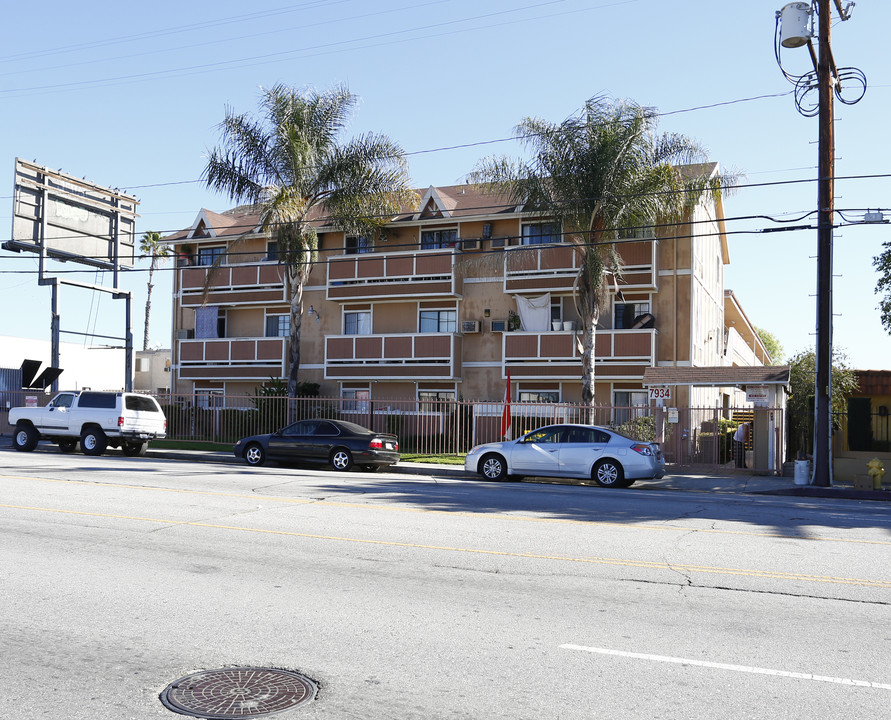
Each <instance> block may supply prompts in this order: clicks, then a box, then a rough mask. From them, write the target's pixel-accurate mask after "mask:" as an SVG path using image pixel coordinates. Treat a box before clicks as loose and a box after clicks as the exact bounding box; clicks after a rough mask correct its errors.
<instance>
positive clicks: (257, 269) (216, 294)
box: [179, 262, 287, 307]
mask: <svg viewBox="0 0 891 720" xmlns="http://www.w3.org/2000/svg"><path fill="white" fill-rule="evenodd" d="M179 273H180V287H181V288H182V305H183V306H184V307H196V306H201V305H205V304H207V305H233V304H239V305H250V304H256V305H265V304H268V303H282V302H286V301H287V297H286V296H285V283H284V280H283V275H282V267H281V266H280V265H279V264H278V263H273V262H266V263H256V264H246V265H220V266H218V267H216V268H213V269H211V268H210V267H209V266H197V267H186V268H182V269H180V270H179ZM208 273H211V277H210V283H209V285H208V292H207V295H206V296H205V294H204V285H205V281H206V278H207V275H208Z"/></svg>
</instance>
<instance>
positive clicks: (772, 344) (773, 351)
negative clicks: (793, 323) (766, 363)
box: [755, 327, 784, 365]
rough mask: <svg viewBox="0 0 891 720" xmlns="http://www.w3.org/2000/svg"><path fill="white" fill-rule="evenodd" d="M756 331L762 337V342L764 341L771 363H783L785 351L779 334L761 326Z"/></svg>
mask: <svg viewBox="0 0 891 720" xmlns="http://www.w3.org/2000/svg"><path fill="white" fill-rule="evenodd" d="M755 332H756V333H758V337H760V338H761V342H762V343H764V347H765V349H766V350H767V354H768V355H770V364H771V365H782V364H783V352H784V351H783V346H782V344H781V343H780V341H779V340H777V336H776V335H774V334H773V333H772V332H768V331H767V330H764V329H762V328H760V327H756V328H755Z"/></svg>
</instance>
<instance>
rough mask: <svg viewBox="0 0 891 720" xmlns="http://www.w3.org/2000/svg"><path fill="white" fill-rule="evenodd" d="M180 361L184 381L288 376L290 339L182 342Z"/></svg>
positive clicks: (261, 378)
mask: <svg viewBox="0 0 891 720" xmlns="http://www.w3.org/2000/svg"><path fill="white" fill-rule="evenodd" d="M178 342H179V348H178V350H179V352H178V358H177V362H178V364H179V377H180V378H182V379H184V380H197V379H208V378H224V379H234V380H237V379H260V380H265V379H268V378H269V377H286V376H287V348H288V338H285V337H280V338H279V337H273V338H267V337H263V338H209V339H204V340H200V339H195V340H180V341H178Z"/></svg>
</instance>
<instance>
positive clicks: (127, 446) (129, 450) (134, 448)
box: [121, 442, 148, 457]
mask: <svg viewBox="0 0 891 720" xmlns="http://www.w3.org/2000/svg"><path fill="white" fill-rule="evenodd" d="M147 445H148V443H146V442H125V443H124V444H123V445H122V446H121V452H123V453H124V455H126V456H127V457H142V456H143V455H145V448H146V446H147Z"/></svg>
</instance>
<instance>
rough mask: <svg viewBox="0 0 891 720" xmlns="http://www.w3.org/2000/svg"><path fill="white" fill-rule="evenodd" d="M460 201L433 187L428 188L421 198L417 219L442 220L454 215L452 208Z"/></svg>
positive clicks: (415, 216)
mask: <svg viewBox="0 0 891 720" xmlns="http://www.w3.org/2000/svg"><path fill="white" fill-rule="evenodd" d="M457 205H458V202H457V201H456V200H455V199H454V198H451V197H449V196H448V195H446V194H445V193H443V192H442V191H440V190H438V189H437V188H435V187H433V186H432V185H431V186H430V187H429V188H427V192H426V193H425V194H424V197H423V198H421V209H420V211H419V212H416V213H415V215H414V219H415V220H440V219H448V218H450V217H452V210H454V209H455V207H457Z"/></svg>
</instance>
